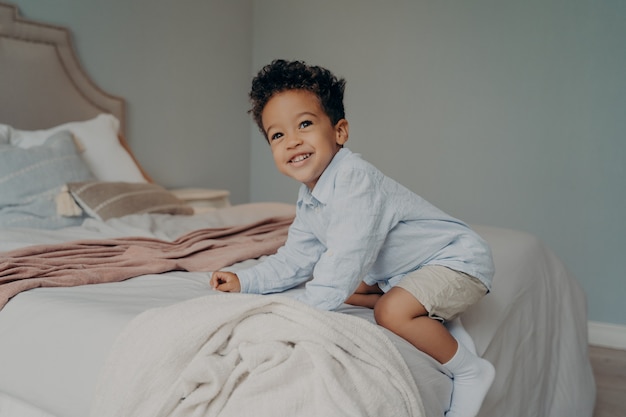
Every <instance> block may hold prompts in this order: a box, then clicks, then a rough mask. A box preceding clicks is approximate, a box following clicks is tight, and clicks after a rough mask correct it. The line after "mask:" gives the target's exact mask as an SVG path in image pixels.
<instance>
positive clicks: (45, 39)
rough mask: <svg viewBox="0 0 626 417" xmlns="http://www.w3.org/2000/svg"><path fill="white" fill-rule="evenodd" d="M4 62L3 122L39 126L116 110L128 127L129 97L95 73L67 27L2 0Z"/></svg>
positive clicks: (0, 55)
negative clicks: (105, 86) (112, 90)
mask: <svg viewBox="0 0 626 417" xmlns="http://www.w3.org/2000/svg"><path fill="white" fill-rule="evenodd" d="M0 68H1V69H2V75H1V76H0V123H4V124H8V125H12V126H14V127H16V128H19V129H28V130H34V129H43V128H48V127H51V126H56V125H59V124H62V123H66V122H72V121H76V120H87V119H91V118H93V117H95V116H97V115H98V114H100V113H111V114H113V115H114V116H115V117H117V118H118V119H119V121H120V126H121V127H120V133H123V132H124V131H125V125H126V117H125V116H126V103H125V100H124V99H123V98H121V97H117V96H114V95H111V94H108V93H106V92H105V91H103V90H102V89H100V88H99V87H98V86H97V85H96V84H95V83H94V82H93V81H92V80H91V79H90V77H89V76H88V75H87V73H86V72H85V71H84V70H83V68H82V67H81V65H80V63H79V61H78V58H77V57H76V55H75V53H74V45H73V43H72V36H71V33H70V31H69V30H67V29H66V28H63V27H58V26H53V25H49V24H43V23H38V22H33V21H29V20H26V19H23V18H22V17H21V16H20V14H19V11H18V9H17V7H16V6H13V5H11V4H7V3H0ZM24 92H27V94H24ZM58 103H63V105H58ZM51 109H53V111H51ZM77 117H79V118H81V119H77Z"/></svg>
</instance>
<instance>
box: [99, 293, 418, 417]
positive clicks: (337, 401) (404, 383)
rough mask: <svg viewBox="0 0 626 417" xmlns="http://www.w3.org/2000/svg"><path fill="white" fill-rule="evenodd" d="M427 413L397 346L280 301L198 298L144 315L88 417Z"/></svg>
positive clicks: (357, 324)
mask: <svg viewBox="0 0 626 417" xmlns="http://www.w3.org/2000/svg"><path fill="white" fill-rule="evenodd" d="M198 416H203V417H247V416H254V417H283V416H285V417H286V416H289V417H292V416H293V417H295V416H297V417H425V412H424V407H423V404H422V400H421V397H420V394H419V392H418V388H417V386H416V384H415V381H414V380H413V377H412V375H411V372H410V371H409V368H408V367H407V365H406V364H405V362H404V360H403V358H402V356H401V355H400V353H399V352H398V350H397V348H396V347H395V346H394V344H393V343H392V342H391V340H390V339H389V338H388V337H387V336H386V335H385V334H384V333H383V332H382V330H381V329H380V328H379V327H378V326H376V325H374V324H372V323H370V322H368V321H367V320H364V319H361V318H358V317H353V316H350V315H347V314H342V313H336V312H329V311H321V310H317V309H314V308H313V307H309V306H307V305H305V304H303V303H300V302H298V301H296V300H293V299H291V298H288V297H285V296H281V295H252V294H237V293H235V294H227V293H222V294H218V295H208V296H204V297H198V298H194V299H191V300H188V301H183V302H181V303H177V304H173V305H171V306H168V307H164V308H157V309H152V310H148V311H146V312H144V313H142V314H140V315H139V316H137V317H136V318H135V319H134V320H133V321H131V322H130V323H129V325H128V326H127V327H126V328H125V329H124V331H123V332H122V333H121V334H120V335H119V337H118V339H117V341H116V342H115V344H114V346H113V348H112V351H111V353H110V356H109V358H108V360H107V362H106V364H105V366H104V368H103V370H102V374H101V375H100V379H99V384H98V387H97V389H96V395H95V398H94V401H93V404H92V409H91V413H90V417H198Z"/></svg>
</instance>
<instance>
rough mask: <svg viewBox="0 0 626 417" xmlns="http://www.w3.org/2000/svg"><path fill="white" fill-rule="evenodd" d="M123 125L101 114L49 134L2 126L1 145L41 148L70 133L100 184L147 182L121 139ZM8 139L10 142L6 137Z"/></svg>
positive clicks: (42, 131)
mask: <svg viewBox="0 0 626 417" xmlns="http://www.w3.org/2000/svg"><path fill="white" fill-rule="evenodd" d="M119 126H120V122H119V120H117V118H116V117H115V116H113V115H112V114H100V115H98V116H96V117H95V118H93V119H91V120H87V121H84V122H70V123H65V124H62V125H59V126H55V127H53V128H50V129H45V130H30V131H29V130H18V129H15V128H12V127H10V126H7V125H0V143H2V142H7V141H8V142H9V143H11V144H12V145H14V146H19V147H20V148H30V147H33V146H40V145H43V143H44V142H45V141H46V139H47V138H49V137H50V136H51V135H53V134H54V133H56V132H60V131H62V130H69V131H70V132H72V133H73V134H74V136H75V138H76V139H77V140H78V142H79V143H80V144H81V145H82V146H83V147H84V152H83V154H82V156H83V158H84V159H85V162H87V165H88V166H89V168H90V169H91V172H93V174H94V175H95V176H96V178H97V179H99V180H100V181H125V182H147V181H146V179H145V177H144V176H143V175H142V174H141V171H140V170H139V167H138V166H137V164H135V161H133V159H132V157H131V156H130V154H129V153H128V152H127V151H126V149H124V147H123V146H122V145H121V143H120V141H119V138H118V136H117V134H118V132H119ZM6 135H8V138H6V137H3V136H6Z"/></svg>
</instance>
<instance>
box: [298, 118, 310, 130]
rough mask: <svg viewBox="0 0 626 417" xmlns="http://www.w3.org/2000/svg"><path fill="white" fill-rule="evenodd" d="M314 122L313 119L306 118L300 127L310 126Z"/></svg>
mask: <svg viewBox="0 0 626 417" xmlns="http://www.w3.org/2000/svg"><path fill="white" fill-rule="evenodd" d="M312 124H313V122H312V121H310V120H305V121H303V122H301V123H300V129H304V128H305V127H309V126H311V125H312Z"/></svg>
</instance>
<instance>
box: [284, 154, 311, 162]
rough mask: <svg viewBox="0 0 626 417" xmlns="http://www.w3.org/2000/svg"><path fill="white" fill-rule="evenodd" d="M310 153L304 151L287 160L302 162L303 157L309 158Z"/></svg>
mask: <svg viewBox="0 0 626 417" xmlns="http://www.w3.org/2000/svg"><path fill="white" fill-rule="evenodd" d="M311 155H312V154H310V153H305V154H300V155H296V156H295V157H293V159H291V160H290V161H289V163H290V164H295V163H298V162H302V161H304V160H305V159H309V158H310V157H311Z"/></svg>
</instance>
